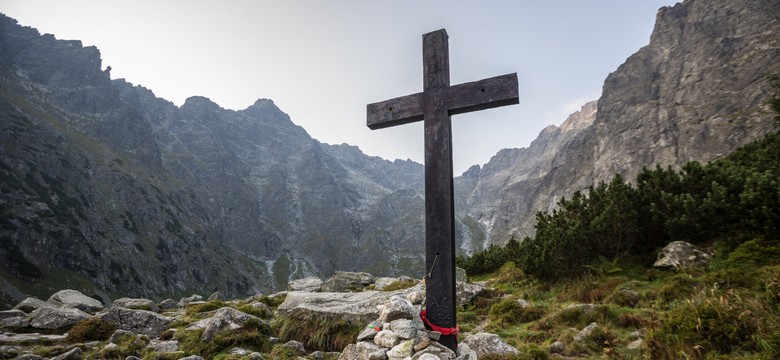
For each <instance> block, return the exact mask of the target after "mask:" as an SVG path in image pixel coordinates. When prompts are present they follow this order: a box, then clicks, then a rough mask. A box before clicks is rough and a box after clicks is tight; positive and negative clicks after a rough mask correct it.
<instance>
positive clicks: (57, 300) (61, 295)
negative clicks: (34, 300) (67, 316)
mask: <svg viewBox="0 0 780 360" xmlns="http://www.w3.org/2000/svg"><path fill="white" fill-rule="evenodd" d="M46 301H47V302H48V303H51V304H55V305H61V306H63V307H69V308H76V309H79V310H81V311H85V312H88V313H92V314H94V313H96V312H98V311H100V310H103V308H104V307H103V303H101V302H100V301H99V300H96V299H93V298H91V297H89V296H86V295H84V294H82V293H81V292H80V291H77V290H71V289H66V290H60V291H58V292H56V293H54V295H52V296H51V297H49V300H46Z"/></svg>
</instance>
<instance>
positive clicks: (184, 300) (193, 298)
mask: <svg viewBox="0 0 780 360" xmlns="http://www.w3.org/2000/svg"><path fill="white" fill-rule="evenodd" d="M202 300H203V296H200V295H197V294H193V295H192V296H190V297H186V298H181V299H180V300H179V303H178V304H177V305H179V307H184V305H187V304H189V303H191V302H193V301H202Z"/></svg>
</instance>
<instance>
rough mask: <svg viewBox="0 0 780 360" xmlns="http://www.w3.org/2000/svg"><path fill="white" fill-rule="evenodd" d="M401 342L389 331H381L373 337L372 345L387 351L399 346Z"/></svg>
mask: <svg viewBox="0 0 780 360" xmlns="http://www.w3.org/2000/svg"><path fill="white" fill-rule="evenodd" d="M401 340H402V339H399V338H398V336H397V335H396V334H395V333H394V332H392V331H391V330H382V331H380V332H378V333H377V334H376V336H374V344H377V345H379V346H382V347H386V348H388V349H390V348H392V347H394V346H396V345H398V344H400V343H401Z"/></svg>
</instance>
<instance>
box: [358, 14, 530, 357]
mask: <svg viewBox="0 0 780 360" xmlns="http://www.w3.org/2000/svg"><path fill="white" fill-rule="evenodd" d="M518 102H519V97H518V86H517V74H516V73H512V74H507V75H501V76H497V77H493V78H488V79H484V80H479V81H474V82H469V83H463V84H459V85H454V86H450V64H449V45H448V37H447V32H446V31H445V30H444V29H441V30H437V31H433V32H430V33H427V34H424V35H423V92H421V93H416V94H412V95H407V96H402V97H399V98H394V99H390V100H386V101H381V102H377V103H373V104H368V106H367V111H368V121H367V124H368V127H369V128H371V129H372V130H375V129H382V128H386V127H390V126H396V125H401V124H408V123H411V122H415V121H420V120H422V121H423V122H424V127H425V269H426V270H425V271H427V272H428V273H427V274H426V300H425V306H426V310H427V318H428V319H429V321H430V322H431V323H432V324H434V325H436V326H439V327H443V328H454V327H456V320H455V313H456V300H455V207H454V195H453V179H452V126H451V123H450V115H455V114H462V113H467V112H472V111H478V110H484V109H490V108H494V107H499V106H505V105H514V104H517V103H518ZM440 342H441V343H442V344H443V345H445V346H447V347H449V348H450V349H452V350H453V351H456V352H457V348H456V346H457V335H449V336H442V337H441V340H440Z"/></svg>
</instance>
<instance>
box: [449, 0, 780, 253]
mask: <svg viewBox="0 0 780 360" xmlns="http://www.w3.org/2000/svg"><path fill="white" fill-rule="evenodd" d="M778 14H780V2H778V1H774V0H753V1H741V0H722V1H706V0H686V1H684V2H682V3H678V4H676V5H674V6H672V7H664V8H662V9H660V10H659V11H658V15H657V20H656V25H655V29H654V30H653V33H652V35H651V37H650V43H649V44H648V45H647V46H645V47H643V48H642V49H640V50H639V51H638V52H636V53H635V54H634V55H632V56H630V57H629V58H628V59H627V60H626V62H625V63H624V64H623V65H621V66H620V67H619V68H618V69H617V70H616V71H615V72H613V73H611V74H610V75H609V76H608V77H607V79H606V80H605V82H604V87H603V90H602V96H601V98H600V99H599V100H598V103H597V104H588V105H586V106H585V107H583V108H582V110H580V111H579V112H578V113H575V114H574V115H572V116H571V117H570V118H569V119H568V120H567V121H566V122H564V123H563V125H561V127H560V128H555V127H549V128H547V129H544V130H543V131H542V133H541V134H540V135H539V138H537V139H536V140H535V141H534V142H533V143H532V144H531V145H530V146H529V147H528V148H525V149H511V150H502V151H501V152H499V153H498V154H497V155H496V156H495V157H493V158H492V159H491V160H490V162H489V163H488V164H486V165H485V166H484V167H483V168H482V169H481V170H476V169H475V170H474V171H470V172H469V173H468V174H466V175H464V176H463V177H464V178H466V177H468V178H469V180H468V181H461V183H462V184H463V185H464V186H463V188H461V189H460V190H459V193H460V194H461V196H462V200H461V202H462V203H464V204H466V206H465V207H464V209H463V210H462V214H466V215H468V216H469V217H470V218H473V219H475V220H477V222H478V223H479V224H480V226H481V227H482V229H484V231H485V234H486V235H485V238H486V241H487V243H499V244H500V243H504V242H506V241H507V240H508V239H509V238H510V237H511V236H513V235H514V236H516V237H518V238H522V237H524V236H527V235H533V224H534V218H535V213H536V212H537V211H540V210H541V211H548V210H551V209H552V208H553V207H554V206H555V203H556V202H557V200H558V199H560V198H561V197H562V196H567V195H570V194H572V193H573V192H574V191H577V190H582V189H584V188H586V187H588V186H589V185H591V184H594V183H598V182H600V181H607V180H609V179H610V178H611V177H612V176H614V174H621V175H623V177H624V178H625V179H633V178H635V177H636V175H637V174H638V173H639V171H641V169H642V168H643V167H652V166H655V165H656V164H658V165H661V166H673V167H679V166H681V165H683V164H684V163H686V162H688V161H692V160H696V161H700V162H707V161H710V160H712V159H716V158H718V157H722V156H724V155H726V154H728V153H730V152H731V151H733V150H734V149H736V148H737V147H739V146H740V145H743V144H745V143H748V142H750V141H753V140H755V139H757V138H759V137H761V136H762V135H764V134H766V133H767V132H768V131H770V130H771V129H773V123H772V120H771V119H772V116H773V114H772V113H771V112H770V110H769V108H768V106H767V104H766V99H767V96H768V94H769V92H770V86H769V82H768V77H769V76H770V75H772V74H775V75H777V74H780V17H778Z"/></svg>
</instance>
